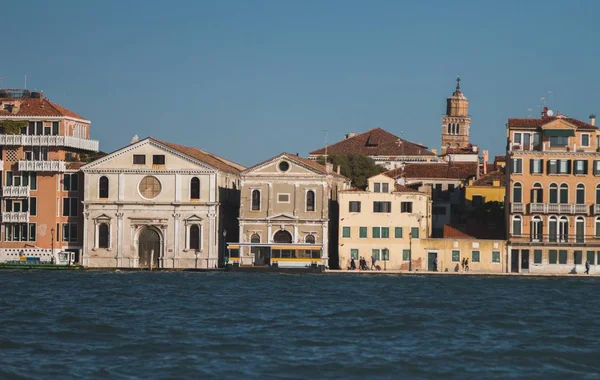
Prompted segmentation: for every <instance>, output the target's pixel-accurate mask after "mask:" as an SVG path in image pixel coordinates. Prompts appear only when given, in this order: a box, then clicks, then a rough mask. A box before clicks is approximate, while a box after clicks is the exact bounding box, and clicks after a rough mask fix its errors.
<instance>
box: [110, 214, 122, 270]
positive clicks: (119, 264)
mask: <svg viewBox="0 0 600 380" xmlns="http://www.w3.org/2000/svg"><path fill="white" fill-rule="evenodd" d="M115 216H116V217H117V267H119V268H120V267H122V266H123V213H122V212H117V213H116V214H115ZM110 239H111V240H112V235H111V236H110Z"/></svg>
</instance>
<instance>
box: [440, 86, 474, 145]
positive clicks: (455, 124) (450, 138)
mask: <svg viewBox="0 0 600 380" xmlns="http://www.w3.org/2000/svg"><path fill="white" fill-rule="evenodd" d="M470 128H471V117H470V116H469V99H467V98H466V97H465V96H464V95H463V93H462V91H461V90H460V77H457V78H456V90H455V91H454V93H453V94H452V96H451V97H449V98H448V99H446V114H445V115H444V116H442V154H445V153H447V152H448V149H450V152H452V151H457V150H470V148H471V147H470V144H469V130H470Z"/></svg>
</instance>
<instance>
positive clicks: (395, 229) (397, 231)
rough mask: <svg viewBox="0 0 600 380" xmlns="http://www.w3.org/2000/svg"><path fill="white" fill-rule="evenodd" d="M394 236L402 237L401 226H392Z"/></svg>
mask: <svg viewBox="0 0 600 380" xmlns="http://www.w3.org/2000/svg"><path fill="white" fill-rule="evenodd" d="M394 237H395V238H396V239H402V227H396V228H394Z"/></svg>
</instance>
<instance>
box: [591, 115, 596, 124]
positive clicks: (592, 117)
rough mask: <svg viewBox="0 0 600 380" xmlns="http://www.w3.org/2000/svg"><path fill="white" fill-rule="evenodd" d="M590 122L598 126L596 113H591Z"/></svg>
mask: <svg viewBox="0 0 600 380" xmlns="http://www.w3.org/2000/svg"><path fill="white" fill-rule="evenodd" d="M590 124H591V125H593V126H596V115H594V114H591V115H590Z"/></svg>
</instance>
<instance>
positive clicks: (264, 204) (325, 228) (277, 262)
mask: <svg viewBox="0 0 600 380" xmlns="http://www.w3.org/2000/svg"><path fill="white" fill-rule="evenodd" d="M349 183H350V182H349V180H348V179H347V178H346V177H344V176H342V175H340V174H339V173H338V172H335V171H333V168H332V167H325V166H323V165H320V164H319V163H317V162H315V161H312V160H309V159H306V158H302V157H298V156H297V155H293V154H288V153H282V154H280V155H278V156H275V157H273V158H271V159H269V160H267V161H264V162H262V163H260V164H258V165H255V166H253V167H251V168H249V169H247V170H245V171H243V172H242V173H241V192H242V193H241V202H240V218H239V242H238V243H235V244H232V245H230V251H233V254H232V255H231V256H232V257H231V258H230V260H231V261H233V264H236V265H237V264H239V265H240V266H267V265H270V266H278V267H307V266H311V265H313V266H321V267H324V266H326V265H329V258H330V256H331V255H335V254H336V253H337V227H336V225H337V214H336V213H337V193H338V191H339V190H341V189H343V188H344V187H348V186H349ZM332 230H333V231H332ZM331 238H333V241H332V240H331ZM332 251H335V252H332ZM336 262H337V261H336Z"/></svg>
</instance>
